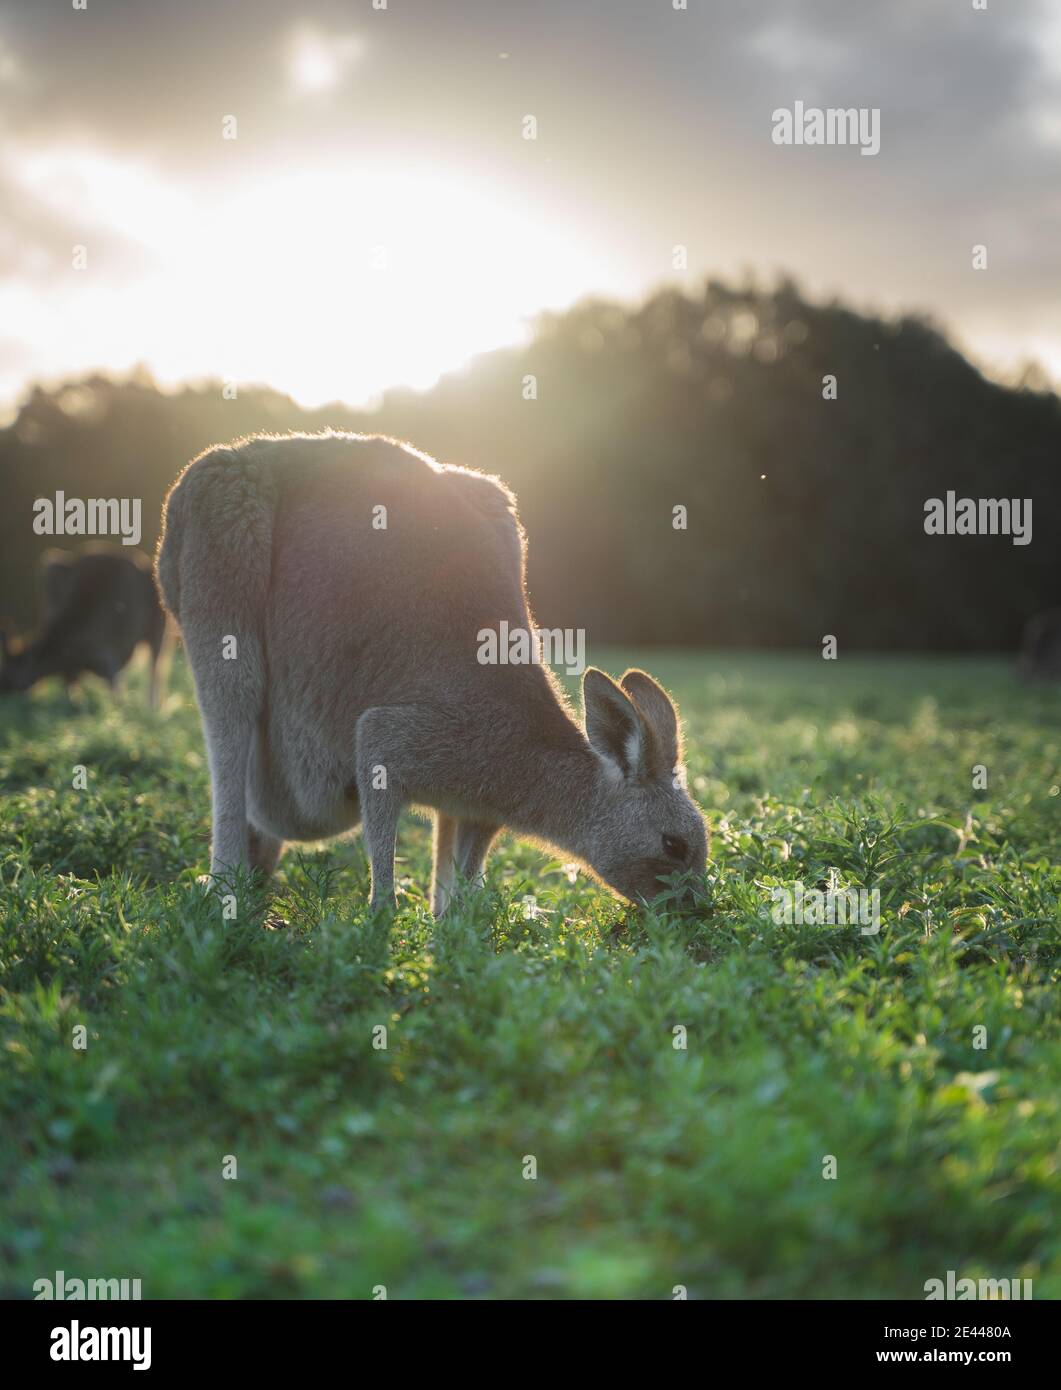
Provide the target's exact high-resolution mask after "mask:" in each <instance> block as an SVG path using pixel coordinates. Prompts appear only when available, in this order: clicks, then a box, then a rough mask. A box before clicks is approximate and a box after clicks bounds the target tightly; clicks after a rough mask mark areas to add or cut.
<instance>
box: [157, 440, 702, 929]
mask: <svg viewBox="0 0 1061 1390" xmlns="http://www.w3.org/2000/svg"><path fill="white" fill-rule="evenodd" d="M157 564H158V578H159V583H160V587H161V590H162V595H163V598H164V600H165V603H166V606H167V607H168V609H169V611H170V613H171V614H172V615H173V617H174V618H175V619H177V621H178V622H179V623H180V625H181V628H182V630H183V634H184V643H185V646H186V648H187V651H188V656H189V659H190V661H191V666H192V670H193V672H194V675H195V684H196V690H197V693H198V697H199V707H200V710H201V712H202V718H203V727H204V731H205V734H206V744H207V751H208V756H209V762H210V776H211V783H212V790H213V849H212V856H211V874H212V875H214V876H215V877H216V876H218V875H219V874H222V873H223V872H224V871H225V870H231V869H233V868H238V867H240V866H244V867H247V866H249V867H256V868H259V869H261V870H263V871H265V872H267V873H268V872H270V871H271V870H272V869H273V867H274V866H275V864H276V861H277V859H278V857H279V854H280V851H281V849H282V847H283V842H284V841H285V840H315V839H319V838H321V837H324V836H329V835H335V834H338V833H340V832H342V831H344V830H347V829H349V828H350V827H351V826H354V825H356V824H357V823H358V822H359V821H361V822H363V832H364V837H365V842H366V847H367V851H368V855H369V858H370V861H371V865H372V902H373V904H374V905H385V904H389V905H391V906H393V904H394V851H395V835H396V831H397V824H398V816H399V813H400V811H401V810H402V808H403V807H405V806H408V805H410V804H412V805H417V806H425V807H429V808H431V809H432V810H433V811H434V812H435V838H434V874H433V884H432V908H433V910H434V911H435V913H436V914H441V913H442V912H443V911H444V910H445V908H446V906H447V904H448V902H449V900H450V897H451V894H452V891H453V888H454V885H455V883H456V881H457V880H458V879H461V880H465V881H471V882H480V883H481V881H482V870H483V864H484V861H485V859H486V855H487V853H488V851H489V848H490V845H491V843H492V841H493V839H494V837H495V836H496V835H497V833H498V831H499V830H500V829H501V828H502V827H503V826H507V827H510V828H511V829H512V830H514V831H516V832H517V833H519V834H522V835H525V836H528V837H530V838H532V839H534V840H536V841H539V842H545V843H546V844H549V845H553V846H557V847H558V848H559V849H561V850H562V851H563V852H564V853H565V854H568V855H571V856H572V857H573V858H575V859H578V860H580V861H581V862H583V863H584V864H586V865H588V866H589V868H590V869H591V870H592V871H593V872H594V873H595V874H597V875H598V876H599V877H600V878H601V879H603V881H604V882H605V883H606V884H608V885H609V886H610V887H611V888H613V889H614V890H615V891H616V892H618V893H619V894H621V895H622V896H624V897H626V898H630V899H648V898H651V897H653V896H654V895H655V894H656V893H658V892H659V891H660V890H661V885H660V883H659V882H658V880H659V877H660V875H663V874H669V873H673V872H674V871H676V870H683V869H689V870H692V871H693V872H694V873H696V874H701V873H702V872H703V870H704V866H705V860H706V854H707V838H706V833H705V827H704V822H703V818H702V816H701V814H700V812H699V810H698V809H697V807H696V806H695V804H694V803H693V802H692V801H691V800H690V798H689V796H688V795H687V794H686V792H685V791H684V790H682V787H681V781H682V779H681V777H680V776H679V775H677V769H678V765H679V762H680V758H681V750H680V734H679V727H678V717H677V713H676V711H675V708H674V706H673V704H672V703H671V701H670V699H669V698H668V696H667V695H666V693H665V692H664V691H663V690H662V689H661V688H660V686H658V685H657V684H656V682H655V681H654V680H653V679H652V678H651V677H650V676H647V675H645V673H644V672H642V671H628V672H627V673H626V675H625V676H624V677H623V678H622V684H621V686H620V685H617V684H616V683H615V682H614V681H612V680H611V679H610V678H609V677H608V676H606V675H604V674H603V672H601V671H597V670H593V669H590V670H588V671H586V673H585V676H584V678H583V686H582V689H583V701H584V705H585V729H584V730H583V729H582V728H580V727H579V726H578V725H577V724H576V723H575V721H574V720H573V719H572V717H571V715H570V714H569V713H568V710H567V708H566V706H565V704H564V701H563V699H562V697H561V695H560V693H559V690H558V687H557V685H556V683H555V682H554V680H553V678H552V675H551V673H550V672H549V670H548V668H547V667H545V666H542V665H540V664H525V665H511V664H508V665H483V664H480V660H479V655H478V654H479V651H480V646H481V642H480V638H481V634H482V632H483V631H484V630H494V631H496V630H497V629H498V627H499V624H500V623H501V622H502V621H507V623H508V625H509V629H510V630H512V629H517V628H518V629H522V630H524V631H526V632H530V631H531V630H532V619H531V615H530V610H529V606H528V601H527V595H526V592H525V588H524V570H525V566H524V539H523V533H522V530H521V527H520V524H519V521H518V519H517V516H516V504H515V499H514V498H513V496H512V494H511V493H510V492H509V491H508V490H507V489H506V488H505V487H504V486H503V485H502V484H501V483H500V482H499V481H498V480H497V479H496V478H489V477H486V476H485V475H484V474H481V473H476V472H471V471H469V470H467V469H463V468H454V467H447V466H443V465H440V464H437V463H435V462H434V460H432V459H429V458H427V457H426V456H425V455H423V454H421V453H419V452H417V451H416V450H414V449H413V448H411V447H410V446H408V445H404V444H401V443H398V442H397V441H395V440H392V439H387V438H385V437H382V436H373V435H351V434H333V433H330V432H329V433H325V434H321V435H304V434H294V435H287V436H284V437H275V436H257V437H254V438H251V439H247V440H242V441H239V442H237V443H235V444H233V445H231V446H229V447H227V448H223V447H218V448H214V449H210V450H207V451H206V452H205V453H204V454H201V455H200V456H199V457H198V458H197V459H194V460H193V461H192V462H191V463H190V464H189V465H188V467H187V468H185V470H184V471H183V473H181V475H180V477H179V478H178V479H177V482H176V483H175V484H174V486H173V488H172V490H171V491H170V494H169V496H168V498H167V499H166V504H165V515H164V532H163V536H162V539H161V541H160V544H159V550H158V562H157Z"/></svg>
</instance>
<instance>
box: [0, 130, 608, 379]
mask: <svg viewBox="0 0 1061 1390" xmlns="http://www.w3.org/2000/svg"><path fill="white" fill-rule="evenodd" d="M235 143H236V142H234V144H235ZM4 172H5V174H6V175H7V176H8V177H9V178H11V179H12V180H13V181H14V183H15V184H16V186H17V187H18V188H19V189H20V191H21V192H22V194H23V195H24V196H25V197H26V198H30V199H33V200H36V201H37V202H38V203H40V204H43V205H44V206H45V207H46V208H47V209H48V210H49V212H50V213H51V214H53V215H54V216H55V217H56V218H57V219H58V218H63V219H67V220H69V221H71V222H72V221H73V219H74V216H75V214H76V219H77V225H78V227H79V229H80V230H79V233H78V239H79V240H80V241H82V242H83V243H84V244H85V246H86V248H87V257H88V264H87V268H86V269H85V270H83V271H76V270H73V269H69V268H68V265H67V264H65V263H59V264H57V268H56V274H55V276H54V280H53V284H52V287H51V288H50V289H49V291H47V292H45V293H41V292H40V291H37V292H34V293H30V292H28V291H20V290H17V289H15V288H13V287H12V286H10V285H9V286H8V287H6V288H4V289H3V290H2V291H0V319H2V320H3V321H4V323H5V330H6V332H7V333H8V334H9V335H11V336H17V337H18V338H20V339H22V340H23V341H25V342H27V343H29V344H31V345H32V346H33V349H34V356H35V358H36V362H35V366H36V370H37V373H38V375H39V376H43V377H51V376H54V374H55V371H56V370H57V369H59V370H66V369H68V364H69V362H70V360H71V359H74V360H76V359H77V358H79V357H81V356H82V354H83V360H84V361H85V362H86V364H88V363H91V364H92V365H94V366H99V367H102V368H103V369H109V370H118V371H121V370H127V369H128V368H129V367H131V366H133V365H134V364H135V363H137V362H144V363H146V364H147V365H148V366H149V368H151V370H152V371H153V372H154V373H155V374H156V376H157V377H158V379H159V380H160V381H162V382H163V383H164V384H173V383H176V382H178V381H180V380H183V379H186V378H198V379H202V378H203V377H204V376H206V375H208V374H209V375H216V376H218V377H220V378H223V379H225V380H231V381H235V382H237V383H243V384H250V383H268V384H270V385H273V386H275V387H277V388H278V389H280V390H284V391H288V392H290V393H291V394H292V395H293V396H295V398H296V399H297V400H299V401H300V402H301V403H302V404H305V405H311V406H312V405H319V404H323V403H325V402H327V401H329V400H335V399H341V400H347V401H350V402H352V403H355V404H359V403H364V402H365V401H367V400H369V399H371V398H372V397H374V396H376V395H377V394H378V393H379V392H380V391H382V390H383V389H384V388H385V387H387V386H390V385H396V384H405V385H410V386H413V387H419V388H424V387H427V386H430V385H431V384H432V383H433V382H434V381H435V380H437V378H438V376H439V375H440V374H441V373H442V372H443V371H446V370H448V369H450V368H453V367H456V366H458V365H459V364H460V363H462V362H463V361H465V360H466V359H467V358H468V357H470V356H471V355H473V354H475V353H477V352H482V351H487V350H489V349H490V348H493V347H497V346H500V345H502V344H505V343H513V342H517V341H519V340H520V339H521V338H523V337H524V336H525V334H526V331H527V323H528V320H529V318H530V316H531V315H533V314H534V313H535V312H537V311H538V310H540V309H541V308H542V307H549V308H561V307H563V306H564V305H566V304H569V303H571V302H573V301H574V300H575V299H576V298H577V297H578V296H579V295H580V294H581V293H583V292H584V291H585V289H586V287H587V286H588V285H592V284H595V283H596V284H599V283H601V280H602V278H605V279H607V278H608V277H607V275H606V272H607V267H604V266H602V265H601V264H600V261H599V259H598V258H597V257H596V256H594V255H592V254H591V253H590V252H589V251H588V249H586V248H584V247H582V246H580V244H579V239H578V236H577V235H576V234H573V233H572V229H571V228H570V227H569V226H567V225H566V224H565V223H564V222H563V221H561V220H556V221H553V222H549V221H547V220H546V219H544V218H543V217H542V216H541V215H540V213H539V212H538V211H537V208H536V207H535V206H532V205H531V204H530V202H529V201H528V199H527V197H526V195H524V194H521V193H512V192H508V193H506V192H505V191H504V190H503V189H501V188H499V187H496V186H487V185H485V184H483V183H479V182H477V181H475V180H474V179H471V178H469V177H466V176H465V177H462V176H459V175H456V174H451V173H449V172H446V171H442V170H440V169H438V168H429V167H424V166H422V165H420V166H416V165H413V164H411V163H407V162H406V161H405V160H404V159H403V158H402V157H401V156H400V155H399V154H395V155H393V156H392V157H391V158H389V159H388V160H386V161H383V160H378V161H376V162H373V163H368V162H358V163H355V162H353V161H351V162H349V163H346V164H344V163H342V162H339V161H338V160H336V161H334V162H328V163H327V164H322V165H321V166H320V167H317V168H313V169H307V168H299V169H297V170H294V171H289V172H287V173H278V174H275V175H265V176H258V177H256V178H254V179H253V180H250V179H244V180H240V181H238V182H235V183H231V184H221V183H218V184H216V185H214V186H212V187H211V188H210V189H209V190H208V191H206V192H205V193H203V192H200V191H198V190H197V192H196V196H192V194H191V192H190V191H189V190H188V188H187V186H178V185H175V184H173V183H167V182H166V181H165V180H163V179H162V178H161V177H159V176H158V175H157V174H155V173H153V172H152V170H151V169H149V168H145V167H142V166H140V165H135V164H132V163H130V162H126V161H122V160H117V159H114V158H113V157H111V156H108V155H104V154H101V153H99V152H93V151H73V150H69V149H64V150H61V151H57V150H49V151H41V152H38V153H36V154H33V155H23V156H22V157H21V158H20V160H19V161H18V162H17V163H11V164H9V166H8V167H7V169H5V171H4ZM56 345H59V346H61V349H62V357H61V361H60V360H57V361H56V362H54V363H53V362H50V361H49V360H48V359H49V357H50V356H51V355H52V352H53V351H55V350H56ZM56 355H57V356H58V354H56Z"/></svg>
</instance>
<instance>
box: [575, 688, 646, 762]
mask: <svg viewBox="0 0 1061 1390" xmlns="http://www.w3.org/2000/svg"><path fill="white" fill-rule="evenodd" d="M582 705H583V709H584V710H585V715H586V737H587V738H588V739H589V742H590V747H591V748H592V749H593V751H594V752H595V753H596V754H598V756H599V757H602V758H604V759H605V761H606V762H609V763H611V764H612V765H613V766H614V767H615V768H616V770H617V771H618V772H620V773H621V774H622V775H623V776H624V777H633V776H634V775H636V773H637V772H639V771H640V769H641V766H642V764H643V762H644V757H645V725H644V721H643V720H642V718H641V715H640V713H639V712H638V709H637V707H636V705H635V704H634V702H633V701H632V700H631V699H630V698H629V696H628V695H626V694H624V692H623V691H622V690H620V688H619V687H618V686H617V685H616V684H615V682H614V681H613V680H612V678H611V676H606V675H605V674H604V672H603V671H598V670H597V668H596V667H595V666H590V667H589V668H588V669H587V670H586V673H585V675H584V676H583V677H582Z"/></svg>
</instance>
